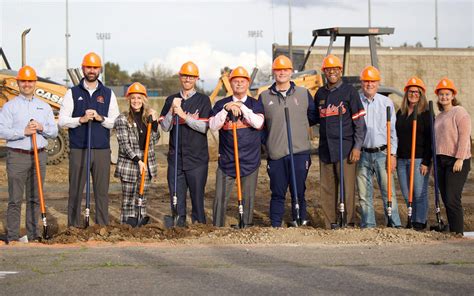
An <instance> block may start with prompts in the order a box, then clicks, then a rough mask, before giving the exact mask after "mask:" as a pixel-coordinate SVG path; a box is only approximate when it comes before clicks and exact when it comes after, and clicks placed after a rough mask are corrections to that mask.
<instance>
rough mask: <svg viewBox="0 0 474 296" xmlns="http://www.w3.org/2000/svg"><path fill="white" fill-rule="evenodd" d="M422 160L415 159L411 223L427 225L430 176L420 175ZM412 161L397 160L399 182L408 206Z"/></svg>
mask: <svg viewBox="0 0 474 296" xmlns="http://www.w3.org/2000/svg"><path fill="white" fill-rule="evenodd" d="M421 161H422V159H421V158H416V159H415V175H414V179H413V201H412V211H413V212H412V215H411V222H418V223H423V224H425V223H426V220H427V219H428V182H429V179H430V175H429V174H426V175H425V176H423V175H422V174H421V173H420V166H421ZM410 164H411V160H410V159H403V158H400V159H397V174H398V182H400V190H401V191H402V195H403V198H404V199H405V202H406V204H407V206H408V192H409V189H410V187H409V186H410Z"/></svg>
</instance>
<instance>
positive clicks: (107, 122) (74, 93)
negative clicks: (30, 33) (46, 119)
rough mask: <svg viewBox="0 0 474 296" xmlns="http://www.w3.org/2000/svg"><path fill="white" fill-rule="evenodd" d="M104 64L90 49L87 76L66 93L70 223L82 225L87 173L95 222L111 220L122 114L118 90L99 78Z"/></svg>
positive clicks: (62, 114)
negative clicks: (116, 130) (113, 142)
mask: <svg viewBox="0 0 474 296" xmlns="http://www.w3.org/2000/svg"><path fill="white" fill-rule="evenodd" d="M102 67H103V65H102V61H101V59H100V57H99V56H98V55H97V54H96V53H94V52H90V53H88V54H86V55H85V56H84V58H83V60H82V73H83V74H84V78H83V79H82V80H81V81H80V82H79V84H78V85H76V86H73V87H72V88H71V89H69V90H68V91H67V92H66V94H65V95H64V99H63V103H62V106H61V109H60V111H59V126H60V127H63V128H67V129H68V133H69V147H70V149H71V151H70V153H69V200H68V226H74V227H82V221H81V203H82V193H83V190H84V186H85V182H86V176H87V174H91V175H92V181H93V184H94V187H93V188H94V199H95V222H96V224H100V225H107V224H109V214H108V206H109V196H108V191H109V181H110V159H111V156H110V130H111V129H112V128H113V127H114V122H115V119H116V118H117V116H118V115H119V114H120V112H119V108H118V104H117V98H116V97H115V94H114V92H113V91H112V90H111V89H110V88H108V87H106V86H105V85H104V84H103V82H101V81H100V80H99V79H98V78H99V74H100V72H101V69H102ZM89 121H90V122H91V124H92V128H91V137H90V138H91V148H92V149H91V163H90V167H91V171H90V172H86V171H85V170H86V167H87V165H86V164H85V162H86V154H87V153H86V151H87V147H88V144H87V143H88V133H89V132H88V122H89Z"/></svg>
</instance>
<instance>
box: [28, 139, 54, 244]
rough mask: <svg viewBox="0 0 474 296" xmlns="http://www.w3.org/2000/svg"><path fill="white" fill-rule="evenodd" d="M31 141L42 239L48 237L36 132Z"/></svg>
mask: <svg viewBox="0 0 474 296" xmlns="http://www.w3.org/2000/svg"><path fill="white" fill-rule="evenodd" d="M31 142H32V146H33V153H34V156H35V169H36V181H37V182H38V194H39V202H40V209H41V220H42V221H43V236H42V238H43V239H50V238H51V237H50V236H49V231H48V224H47V223H46V208H45V205H44V196H43V183H42V178H41V168H40V163H39V157H38V146H37V143H36V133H34V134H32V135H31Z"/></svg>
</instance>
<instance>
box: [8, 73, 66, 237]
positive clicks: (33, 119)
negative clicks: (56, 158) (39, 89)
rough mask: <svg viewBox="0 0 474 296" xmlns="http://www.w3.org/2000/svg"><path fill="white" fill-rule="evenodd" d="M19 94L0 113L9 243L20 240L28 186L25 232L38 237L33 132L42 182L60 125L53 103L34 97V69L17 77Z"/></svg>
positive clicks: (36, 181)
mask: <svg viewBox="0 0 474 296" xmlns="http://www.w3.org/2000/svg"><path fill="white" fill-rule="evenodd" d="M16 80H17V84H18V88H19V92H20V93H19V95H18V96H16V97H15V98H13V99H12V100H10V101H8V102H7V103H6V104H5V105H3V108H2V111H1V112H0V138H2V139H5V140H6V141H7V149H8V154H7V160H6V164H7V165H6V168H7V176H8V207H7V217H6V218H7V219H6V220H7V224H6V230H7V242H12V241H18V240H19V234H20V216H21V215H20V213H21V206H22V200H23V195H24V194H25V189H26V220H25V223H26V231H27V238H28V240H37V239H38V238H39V237H40V235H38V234H39V232H38V229H37V228H38V219H39V212H40V209H39V195H38V194H39V192H38V186H37V184H38V180H37V176H36V174H35V159H34V150H33V149H34V147H33V143H32V137H31V136H32V135H33V134H36V142H37V149H38V158H39V164H40V171H41V175H42V176H43V178H42V180H41V181H42V182H43V183H44V179H45V178H44V176H45V173H46V161H47V157H48V153H47V151H46V148H47V146H48V139H49V138H56V137H57V134H58V127H57V125H56V122H55V121H54V114H53V110H52V109H51V106H50V105H48V104H46V103H45V102H43V101H42V100H41V99H39V98H38V97H36V96H35V89H36V81H37V80H38V77H37V76H36V72H35V70H34V69H33V68H32V67H30V66H24V67H22V68H21V69H20V70H19V71H18V75H17V76H16ZM22 241H23V240H22Z"/></svg>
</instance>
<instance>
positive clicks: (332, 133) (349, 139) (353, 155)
mask: <svg viewBox="0 0 474 296" xmlns="http://www.w3.org/2000/svg"><path fill="white" fill-rule="evenodd" d="M321 70H322V72H323V73H324V76H325V77H326V81H327V83H326V85H325V86H324V87H320V88H319V89H318V91H317V92H316V95H315V97H314V100H315V104H316V106H317V107H318V109H319V112H316V115H317V117H318V122H319V123H320V127H319V133H320V137H319V163H320V174H321V202H320V204H321V207H322V209H323V212H324V214H325V223H326V227H327V228H329V227H330V226H331V224H333V223H335V222H336V220H337V212H338V209H337V204H338V196H339V194H338V188H339V180H340V178H339V177H340V169H339V167H340V159H339V110H338V109H339V107H342V138H343V142H342V155H343V170H344V172H343V173H344V184H343V185H344V192H345V214H346V221H347V224H348V225H350V226H353V225H354V219H355V211H354V210H355V182H356V176H355V175H356V162H357V161H358V160H359V158H360V149H361V148H362V143H363V142H364V138H365V134H366V130H367V128H366V125H365V121H364V118H363V116H364V115H365V110H364V106H363V105H362V102H361V101H360V99H359V94H358V93H357V91H356V90H355V88H354V87H352V86H351V85H350V84H347V83H344V82H343V81H342V63H341V60H340V59H339V58H338V57H336V56H334V55H331V54H330V55H328V56H327V57H326V58H324V60H323V65H322V67H321ZM381 124H383V123H381Z"/></svg>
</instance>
